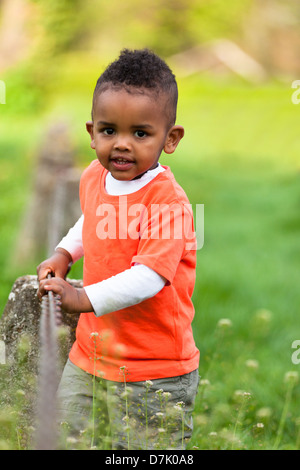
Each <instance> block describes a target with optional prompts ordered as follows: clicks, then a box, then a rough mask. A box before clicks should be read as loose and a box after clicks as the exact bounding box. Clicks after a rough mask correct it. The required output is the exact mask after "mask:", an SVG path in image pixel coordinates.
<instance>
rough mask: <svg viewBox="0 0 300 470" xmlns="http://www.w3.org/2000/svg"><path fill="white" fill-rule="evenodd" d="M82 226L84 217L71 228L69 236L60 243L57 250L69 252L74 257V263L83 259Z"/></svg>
mask: <svg viewBox="0 0 300 470" xmlns="http://www.w3.org/2000/svg"><path fill="white" fill-rule="evenodd" d="M82 224H83V215H82V216H81V217H80V218H79V219H78V220H77V222H76V223H75V225H74V226H73V227H72V228H70V230H69V232H68V233H67V235H66V236H65V237H64V238H63V239H62V240H61V241H60V242H59V244H58V245H57V246H56V247H55V249H56V248H63V249H64V250H66V251H68V252H69V253H70V255H71V256H72V259H73V263H75V262H76V261H77V260H79V259H80V258H82V256H83V247H82Z"/></svg>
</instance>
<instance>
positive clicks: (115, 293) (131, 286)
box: [56, 164, 166, 316]
mask: <svg viewBox="0 0 300 470" xmlns="http://www.w3.org/2000/svg"><path fill="white" fill-rule="evenodd" d="M162 171H165V170H164V168H163V167H162V166H161V165H160V164H158V166H157V167H156V168H154V169H153V170H148V171H147V172H146V173H145V174H144V175H143V176H142V177H141V178H139V179H136V180H131V181H119V180H116V179H115V178H114V177H113V176H112V175H111V173H108V174H107V176H106V180H105V189H106V191H107V193H108V194H110V195H114V196H122V195H125V194H131V193H134V192H135V191H138V190H139V189H141V188H142V187H143V186H145V185H146V184H148V183H149V182H150V181H151V180H152V179H153V178H155V177H156V176H157V175H158V174H159V173H161V172H162ZM83 220H84V215H82V216H81V217H80V218H79V219H78V221H77V222H76V223H75V225H74V226H73V227H72V228H71V229H70V230H69V232H68V233H67V235H66V236H65V237H64V238H63V239H62V240H61V242H60V243H59V244H58V245H57V247H56V248H63V249H64V250H66V251H68V252H69V253H70V255H71V256H72V259H73V262H76V261H77V260H79V259H80V258H81V257H82V256H83V246H82V225H83ZM165 282H166V280H165V278H163V277H162V276H160V275H159V274H158V273H156V272H155V271H154V270H153V269H151V268H148V266H145V265H142V264H135V265H134V266H132V267H131V268H129V269H127V270H125V271H123V272H120V273H119V274H116V275H115V276H112V277H110V278H109V279H105V280H104V281H101V282H98V283H96V284H92V285H90V286H85V287H84V289H85V292H86V294H87V296H88V298H89V300H90V302H91V304H92V306H93V309H94V312H95V315H96V316H101V315H104V314H106V313H109V312H114V311H117V310H120V309H123V308H126V307H129V306H130V305H135V304H138V303H140V302H142V301H143V300H146V299H148V298H150V297H153V296H154V295H156V294H157V293H158V292H159V291H160V290H161V289H162V288H163V287H164V285H165Z"/></svg>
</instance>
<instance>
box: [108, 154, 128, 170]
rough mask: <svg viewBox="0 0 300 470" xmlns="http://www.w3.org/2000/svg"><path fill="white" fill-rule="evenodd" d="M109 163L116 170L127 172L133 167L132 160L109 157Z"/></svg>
mask: <svg viewBox="0 0 300 470" xmlns="http://www.w3.org/2000/svg"><path fill="white" fill-rule="evenodd" d="M110 161H111V163H112V165H113V167H114V168H115V169H116V170H129V169H130V168H131V167H132V166H133V165H134V162H133V160H131V159H129V158H125V157H111V159H110Z"/></svg>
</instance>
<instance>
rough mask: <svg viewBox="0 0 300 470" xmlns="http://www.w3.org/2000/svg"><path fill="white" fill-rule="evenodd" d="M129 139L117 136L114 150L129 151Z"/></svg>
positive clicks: (124, 136)
mask: <svg viewBox="0 0 300 470" xmlns="http://www.w3.org/2000/svg"><path fill="white" fill-rule="evenodd" d="M130 146H131V145H130V139H129V137H128V136H126V135H118V136H117V139H116V142H115V145H114V147H115V149H117V150H129V149H130Z"/></svg>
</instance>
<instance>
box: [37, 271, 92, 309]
mask: <svg viewBox="0 0 300 470" xmlns="http://www.w3.org/2000/svg"><path fill="white" fill-rule="evenodd" d="M48 291H52V292H54V293H55V294H58V295H59V296H60V301H61V306H62V308H63V309H64V310H65V311H66V312H71V313H82V312H92V311H93V307H92V304H91V303H90V301H89V298H88V296H87V295H86V293H85V290H84V289H77V288H75V287H73V286H71V285H70V284H69V283H68V282H67V281H65V280H64V279H61V278H59V277H52V278H51V279H44V280H41V281H40V286H39V290H38V297H39V299H41V298H42V297H43V295H45V294H47V292H48Z"/></svg>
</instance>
